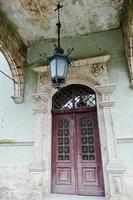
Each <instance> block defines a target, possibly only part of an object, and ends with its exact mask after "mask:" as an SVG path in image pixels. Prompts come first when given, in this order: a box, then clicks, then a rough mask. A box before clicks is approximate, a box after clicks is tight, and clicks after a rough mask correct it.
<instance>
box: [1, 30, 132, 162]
mask: <svg viewBox="0 0 133 200" xmlns="http://www.w3.org/2000/svg"><path fill="white" fill-rule="evenodd" d="M52 45H53V44H52V43H51V42H50V41H45V42H42V43H40V44H37V45H35V46H33V47H30V48H29V50H28V54H27V56H28V67H27V68H26V87H25V101H24V103H23V104H20V105H16V104H14V102H13V100H10V96H11V95H12V94H13V92H12V90H11V89H10V86H11V82H10V80H6V81H7V82H6V84H5V85H6V87H5V86H4V87H3V84H4V83H1V84H0V90H1V91H2V93H1V94H0V105H2V107H1V110H0V111H1V112H0V137H1V138H2V139H12V140H19V141H22V140H24V141H31V140H33V134H34V119H33V118H34V115H33V111H32V108H33V107H35V105H34V103H33V101H32V97H31V95H32V93H35V92H36V78H37V77H36V75H35V73H34V72H33V71H32V68H33V67H35V66H39V63H40V64H42V60H41V59H40V54H41V53H45V52H48V53H49V54H50V53H52V50H53V46H52ZM62 46H63V47H64V48H65V49H67V48H69V47H74V49H75V50H74V52H73V55H72V56H73V58H74V59H80V58H86V57H93V56H99V55H104V54H110V55H111V60H110V61H109V62H108V73H109V80H110V83H112V84H116V91H115V92H114V95H113V98H114V101H115V102H116V104H115V106H114V108H113V121H114V129H115V134H116V137H117V138H123V137H133V123H132V118H133V106H132V104H133V103H132V102H133V89H132V88H130V82H129V72H128V66H127V62H126V59H125V55H124V47H123V40H122V35H121V32H120V30H112V31H107V32H101V33H95V34H93V35H84V36H77V37H74V38H69V39H67V38H64V39H62ZM0 76H1V75H0ZM0 78H1V77H0ZM0 81H1V79H0ZM3 81H5V79H4V80H3ZM9 82H10V83H9ZM3 119H4V120H5V121H4V122H3ZM2 123H3V124H4V123H5V125H2ZM132 147H133V144H132V143H130V148H132ZM4 148H5V149H3V150H2V151H0V157H1V156H2V154H3V152H4V155H6V153H7V151H8V150H7V151H6V148H7V149H8V148H9V147H4ZM0 149H1V148H0ZM12 149H13V151H14V153H15V154H16V158H14V157H13V158H12V155H13V154H12V155H11V154H9V155H8V153H7V155H6V156H9V158H10V159H7V160H5V159H4V158H3V160H2V164H5V163H7V164H10V163H12V165H13V164H14V165H20V164H19V163H23V162H24V163H28V162H29V163H30V161H31V159H32V147H26V148H25V150H24V152H23V148H20V147H15V148H13V147H12ZM17 149H19V150H17ZM26 151H27V153H26ZM22 152H23V153H22ZM124 152H127V144H124V143H122V144H119V145H118V154H119V156H120V159H121V161H122V162H123V163H124V160H125V153H124ZM129 152H130V151H129ZM19 155H20V157H23V156H22V155H27V156H26V158H25V159H24V158H19V159H18V160H17V156H19ZM126 157H127V160H128V162H127V163H124V164H125V165H126V166H130V165H133V160H132V152H131V153H127V155H126ZM11 158H12V159H13V162H11V160H12V159H11ZM8 160H10V162H9V161H8Z"/></svg>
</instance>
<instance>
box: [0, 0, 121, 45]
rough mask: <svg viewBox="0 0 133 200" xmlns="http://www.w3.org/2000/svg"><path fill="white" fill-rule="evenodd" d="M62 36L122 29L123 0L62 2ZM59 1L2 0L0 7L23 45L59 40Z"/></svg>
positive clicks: (71, 0) (69, 0) (67, 0)
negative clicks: (57, 31) (51, 39)
mask: <svg viewBox="0 0 133 200" xmlns="http://www.w3.org/2000/svg"><path fill="white" fill-rule="evenodd" d="M60 2H61V3H62V4H63V5H64V8H63V9H62V12H61V22H62V37H67V36H75V35H77V34H78V35H79V34H89V33H94V32H99V31H106V30H110V29H115V28H118V27H119V26H120V12H121V8H122V4H123V0H62V1H60ZM56 4H57V0H0V8H1V10H2V11H3V12H4V13H5V16H7V18H8V19H9V21H11V23H12V24H13V26H14V27H15V29H16V31H17V33H18V34H19V35H20V37H21V38H22V40H23V42H24V43H25V44H26V45H27V44H33V43H34V42H37V41H40V40H42V39H50V38H55V37H56V26H55V24H56V21H57V13H55V11H54V9H55V6H56Z"/></svg>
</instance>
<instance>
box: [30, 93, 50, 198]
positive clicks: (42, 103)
mask: <svg viewBox="0 0 133 200" xmlns="http://www.w3.org/2000/svg"><path fill="white" fill-rule="evenodd" d="M33 99H34V100H35V101H36V103H37V108H35V109H33V111H34V116H35V117H34V119H35V131H34V132H35V134H34V159H33V162H32V163H31V165H30V166H29V171H30V177H31V193H33V194H31V196H34V197H36V198H37V199H39V200H41V199H43V197H44V192H43V190H44V180H45V179H44V178H43V177H44V175H45V171H46V169H45V168H46V167H45V161H46V160H45V156H44V148H45V147H44V133H45V128H46V127H45V119H46V117H45V115H46V113H47V106H46V105H47V100H48V94H47V93H43V94H34V95H33Z"/></svg>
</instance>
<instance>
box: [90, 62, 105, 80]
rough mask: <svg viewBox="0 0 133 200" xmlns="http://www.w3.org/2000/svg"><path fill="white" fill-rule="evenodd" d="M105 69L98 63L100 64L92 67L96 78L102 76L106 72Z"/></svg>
mask: <svg viewBox="0 0 133 200" xmlns="http://www.w3.org/2000/svg"><path fill="white" fill-rule="evenodd" d="M104 68H105V66H104V65H103V64H101V63H98V64H94V65H92V67H91V73H92V74H93V75H94V76H95V77H98V76H100V75H101V74H102V73H103V71H104Z"/></svg>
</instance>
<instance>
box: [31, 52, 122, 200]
mask: <svg viewBox="0 0 133 200" xmlns="http://www.w3.org/2000/svg"><path fill="white" fill-rule="evenodd" d="M109 59H110V56H109V55H107V56H100V57H95V58H88V59H83V60H78V61H75V63H74V66H75V68H73V67H71V68H69V71H68V77H67V81H66V85H70V84H78V83H81V84H83V85H85V86H87V87H90V88H92V89H93V90H94V91H95V93H96V97H97V109H98V122H99V134H100V142H101V154H102V163H103V174H104V183H105V198H108V199H111V200H115V199H116V198H120V199H121V200H122V199H124V195H125V192H124V186H123V184H124V182H123V173H124V169H123V168H122V167H121V165H120V163H119V160H118V158H117V151H116V140H115V133H114V128H113V119H112V111H111V110H112V106H113V105H114V102H113V101H112V99H111V94H112V93H113V91H114V89H115V85H110V84H109V79H108V73H107V66H106V62H107V61H108V60H109ZM34 71H35V72H37V73H38V88H37V94H35V95H33V98H34V99H35V100H36V102H37V103H38V108H36V109H34V112H35V160H34V162H33V163H32V165H31V168H30V170H31V172H36V173H40V177H41V180H42V177H43V180H42V186H41V188H40V191H41V192H42V194H50V191H51V127H52V125H51V109H52V96H53V95H54V94H55V92H56V90H55V89H53V88H52V86H51V81H50V78H49V71H48V70H47V68H45V67H40V68H35V69H34ZM32 175H33V174H32ZM41 180H40V181H41Z"/></svg>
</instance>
